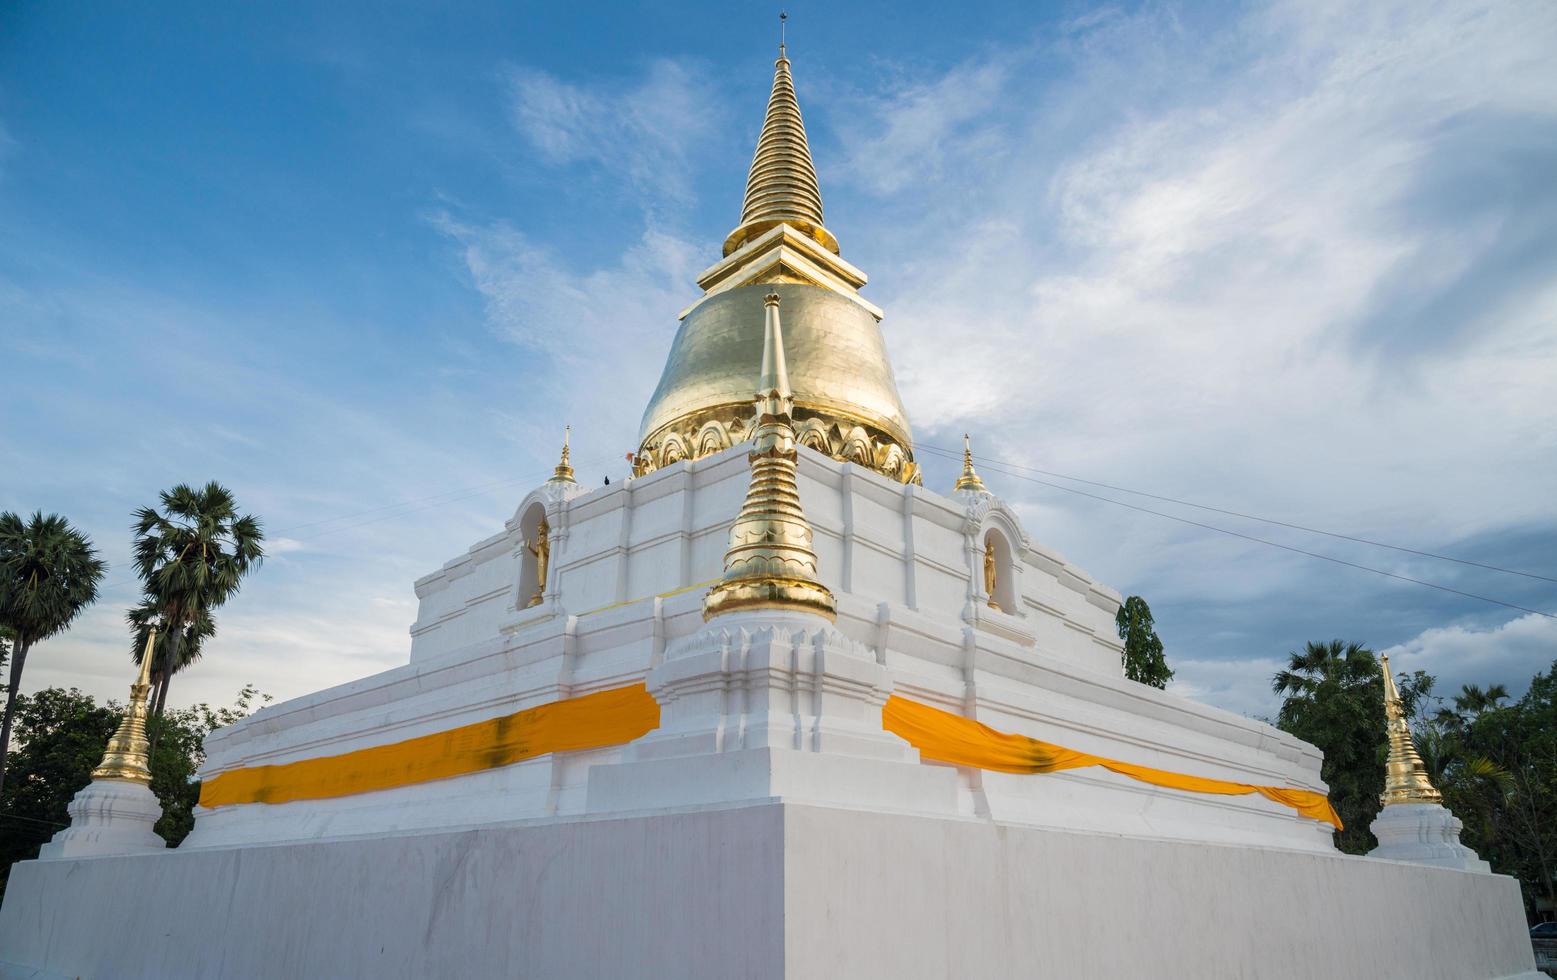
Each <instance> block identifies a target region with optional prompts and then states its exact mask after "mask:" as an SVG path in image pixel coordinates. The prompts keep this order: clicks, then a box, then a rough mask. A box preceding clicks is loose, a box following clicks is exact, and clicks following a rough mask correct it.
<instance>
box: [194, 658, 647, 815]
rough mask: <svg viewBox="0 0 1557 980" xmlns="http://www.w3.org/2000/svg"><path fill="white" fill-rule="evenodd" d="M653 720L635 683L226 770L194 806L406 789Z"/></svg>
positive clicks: (617, 738)
mask: <svg viewBox="0 0 1557 980" xmlns="http://www.w3.org/2000/svg"><path fill="white" fill-rule="evenodd" d="M659 724H660V706H659V704H658V703H657V702H656V701H655V700H654V698H653V696H652V695H650V694H649V691H648V688H646V687H644V685H642V684H634V685H631V686H629V687H618V688H613V689H612V690H609V691H600V692H598V693H595V694H585V695H583V696H581V697H576V698H566V699H564V700H561V701H553V702H551V703H550V704H542V705H538V706H536V707H534V708H526V709H525V710H523V711H517V712H514V713H513V714H510V715H504V716H502V717H501V718H491V719H488V720H487V721H478V722H476V723H475V724H471V725H462V726H460V727H459V728H452V729H450V730H448V731H446V732H435V733H433V734H431V735H422V736H420V737H418V738H409V739H406V740H404V741H402V742H391V743H390V744H388V745H375V746H372V747H370V748H366V749H358V750H356V751H354V752H345V753H342V754H340V755H330V756H323V757H321V758H318V759H303V760H301V761H299V762H288V763H284V764H282V765H275V766H250V767H248V768H245V769H232V770H229V771H227V772H223V773H219V774H217V775H216V776H213V777H212V778H210V779H207V780H206V781H205V782H204V783H202V784H201V786H200V805H201V806H203V807H208V808H210V807H219V806H231V805H233V804H235V803H287V802H290V801H292V800H319V799H326V798H329V797H335V796H349V795H351V794H353V793H367V792H371V791H373V790H378V789H390V788H392V787H395V786H409V785H411V784H413V783H424V782H427V781H428V780H432V779H444V778H447V777H449V776H460V775H464V774H465V773H470V772H479V771H481V770H483V769H496V768H498V767H499V766H506V765H511V764H512V763H515V762H521V761H523V760H525V759H531V758H534V757H535V756H538V755H545V754H546V753H548V752H572V751H577V750H579V749H595V748H601V747H603V746H607V745H620V744H621V743H623V742H631V741H632V740H633V739H635V738H638V737H640V736H642V735H646V734H648V733H649V732H651V731H653V730H654V729H656V728H658V727H659Z"/></svg>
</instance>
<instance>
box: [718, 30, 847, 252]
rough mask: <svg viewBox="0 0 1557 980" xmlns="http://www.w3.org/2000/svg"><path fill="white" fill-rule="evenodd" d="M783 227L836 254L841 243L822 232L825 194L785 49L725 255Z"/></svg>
mask: <svg viewBox="0 0 1557 980" xmlns="http://www.w3.org/2000/svg"><path fill="white" fill-rule="evenodd" d="M781 223H782V224H789V225H793V226H794V227H795V228H796V229H798V230H800V231H802V232H804V233H805V234H807V235H809V236H811V237H812V238H814V239H815V240H816V241H817V242H819V243H820V244H821V245H822V246H823V247H824V248H826V249H828V250H829V251H831V252H833V253H835V254H836V253H837V251H838V239H837V238H835V237H833V233H832V232H830V231H828V230H827V229H826V228H824V227H823V226H822V188H821V185H820V184H818V183H817V180H816V166H815V164H813V163H812V162H811V147H810V145H809V144H807V143H806V126H805V121H804V120H802V119H801V118H800V102H799V100H797V99H796V98H795V82H794V79H792V78H790V75H789V59H788V58H787V57H785V56H784V49H783V47H782V46H780V48H779V56H778V60H777V61H775V62H774V63H773V92H772V94H771V95H769V96H768V114H767V116H766V118H764V119H763V121H762V135H761V136H759V137H758V138H757V152H756V153H755V154H754V155H753V156H752V161H751V171H750V172H749V173H748V174H747V175H746V199H745V201H744V202H743V204H742V207H741V223H740V225H739V226H737V227H736V229H735V230H734V231H732V232H730V235H729V237H728V238H726V239H725V242H724V254H726V255H729V254H730V253H732V252H734V251H735V250H736V249H738V248H740V247H741V246H742V245H744V244H745V243H746V242H749V241H751V240H752V239H753V238H756V237H757V236H758V235H761V234H762V233H763V232H765V231H767V230H768V229H770V228H773V227H774V226H776V225H779V224H781Z"/></svg>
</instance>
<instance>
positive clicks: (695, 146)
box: [508, 60, 720, 205]
mask: <svg viewBox="0 0 1557 980" xmlns="http://www.w3.org/2000/svg"><path fill="white" fill-rule="evenodd" d="M508 89H509V95H510V98H511V100H512V102H511V118H512V120H513V124H514V126H515V128H516V129H517V130H518V131H519V133H520V134H521V135H522V136H523V137H524V138H525V139H526V141H528V142H529V143H530V145H531V146H533V147H534V148H535V149H537V150H539V151H540V152H541V154H542V155H543V156H544V157H545V158H546V159H547V160H548V161H550V162H552V163H554V164H568V163H586V164H590V165H595V166H600V167H603V168H605V169H606V170H608V171H610V172H613V173H614V174H617V175H621V176H625V177H626V178H627V179H628V180H629V181H630V182H631V184H632V185H633V186H634V187H635V188H636V189H637V190H639V191H640V192H643V193H645V194H646V195H648V199H647V200H646V203H647V204H651V205H652V204H655V203H657V202H658V201H659V199H660V198H661V197H663V198H668V199H669V200H671V201H673V202H683V201H685V200H687V199H688V198H689V197H690V195H691V185H690V183H689V182H688V180H687V175H688V170H689V166H688V161H689V158H690V156H691V155H692V154H695V153H697V152H698V150H699V149H700V148H701V147H703V146H704V145H705V144H706V143H707V142H708V141H709V139H710V138H711V137H712V136H713V135H714V134H715V133H716V132H717V124H718V122H719V120H720V108H719V103H718V102H717V101H716V100H715V99H714V98H712V97H711V93H712V92H714V91H716V89H717V87H716V86H715V85H713V84H712V82H711V81H710V80H709V79H708V78H706V77H704V75H703V73H702V72H701V71H700V70H699V69H698V68H696V67H695V66H692V65H688V64H685V63H682V62H677V61H669V60H658V61H655V62H653V63H651V64H650V65H649V67H648V70H647V72H646V73H645V76H644V77H643V78H642V79H641V80H639V81H637V82H636V83H635V84H632V85H629V86H618V87H613V88H609V89H605V88H600V87H585V86H579V85H573V84H569V83H568V82H565V81H562V80H561V79H559V78H557V77H556V76H554V75H550V74H548V73H546V72H544V71H540V70H538V69H534V68H525V67H516V68H512V69H510V70H509V72H508Z"/></svg>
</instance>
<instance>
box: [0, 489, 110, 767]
mask: <svg viewBox="0 0 1557 980" xmlns="http://www.w3.org/2000/svg"><path fill="white" fill-rule="evenodd" d="M105 567H106V566H105V565H104V564H103V562H102V561H101V560H100V559H99V558H98V557H97V552H96V551H94V550H92V541H91V539H90V538H88V537H87V536H86V535H84V534H82V533H81V532H80V531H77V530H76V529H75V528H73V527H71V526H70V522H69V521H67V520H65V519H64V518H63V517H61V516H59V515H58V514H50V515H49V516H48V517H44V516H43V513H42V512H41V511H40V512H38V513H35V514H33V515H32V520H30V521H27V522H26V523H23V521H22V519H21V518H20V517H18V516H16V515H15V514H13V513H10V512H6V513H4V514H0V626H4V627H5V628H6V629H8V630H9V631H10V633H11V642H12V650H11V680H10V684H9V685H8V686H7V690H6V692H5V719H4V721H3V722H0V789H4V787H5V757H6V754H7V753H8V752H9V750H10V747H11V722H12V720H13V716H14V715H15V713H16V694H17V691H18V690H19V689H20V687H21V683H22V668H23V667H24V666H26V664H27V652H28V651H29V650H31V649H32V647H33V645H34V644H36V643H38V642H39V641H41V640H46V639H48V638H49V637H51V636H53V635H54V634H56V633H58V632H60V631H61V630H63V629H65V628H66V627H67V626H69V625H70V624H71V622H72V621H73V620H74V619H75V618H76V617H77V616H79V615H80V614H81V610H83V609H85V608H86V607H87V606H89V605H91V604H92V603H93V602H95V601H96V600H97V584H98V582H100V581H102V578H103V570H104V568H105Z"/></svg>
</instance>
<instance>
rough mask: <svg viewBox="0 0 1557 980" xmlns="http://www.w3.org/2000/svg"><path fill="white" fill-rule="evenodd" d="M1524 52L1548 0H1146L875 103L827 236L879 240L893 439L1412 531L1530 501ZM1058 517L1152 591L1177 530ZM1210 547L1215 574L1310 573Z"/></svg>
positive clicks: (1556, 413) (1071, 540)
mask: <svg viewBox="0 0 1557 980" xmlns="http://www.w3.org/2000/svg"><path fill="white" fill-rule="evenodd" d="M1554 41H1557V8H1553V7H1552V6H1551V5H1549V4H1544V3H1524V4H1520V3H1500V4H1490V5H1481V4H1450V5H1436V6H1433V7H1431V8H1425V7H1421V6H1420V5H1417V4H1401V5H1395V6H1390V7H1386V6H1385V5H1379V4H1375V5H1369V7H1368V8H1366V9H1364V10H1359V9H1357V8H1355V7H1353V6H1351V5H1346V6H1344V7H1340V8H1325V9H1323V10H1318V11H1313V10H1311V7H1310V5H1308V4H1302V5H1284V4H1279V5H1275V6H1272V7H1269V8H1262V9H1258V10H1256V11H1254V12H1253V13H1250V14H1249V15H1248V16H1246V17H1245V18H1244V19H1243V20H1242V21H1240V22H1235V23H1233V24H1231V25H1230V26H1228V27H1227V28H1226V29H1224V30H1219V31H1213V32H1212V33H1211V34H1210V35H1206V34H1205V33H1203V32H1199V33H1197V32H1191V31H1187V30H1186V29H1185V28H1184V27H1183V25H1181V24H1179V23H1178V22H1177V21H1176V20H1175V19H1173V17H1172V15H1171V14H1167V13H1164V12H1162V11H1160V10H1150V9H1149V10H1148V11H1147V12H1146V13H1143V14H1141V15H1139V16H1133V17H1130V16H1124V15H1111V16H1108V17H1102V18H1097V19H1095V20H1094V21H1093V22H1091V23H1087V24H1078V25H1075V26H1074V27H1073V29H1072V31H1071V32H1070V33H1068V34H1064V35H1062V36H1060V37H1059V38H1057V39H1055V40H1054V41H1053V43H1052V44H1049V45H1044V46H1041V47H1040V48H1038V49H1037V50H1035V51H1033V52H1026V51H1023V50H1022V49H1020V48H1015V47H1014V48H1012V49H1011V50H1010V51H1009V52H1006V53H1000V52H996V53H995V54H994V55H992V56H990V58H989V59H988V61H989V64H990V65H991V66H997V67H998V70H996V68H995V67H991V68H989V69H988V70H986V71H984V72H983V73H982V74H980V72H979V66H978V65H974V64H970V65H963V66H959V67H957V68H954V69H952V70H951V71H949V72H947V73H946V74H945V75H944V76H942V77H941V78H939V79H935V78H932V79H928V80H926V81H924V82H923V83H921V85H920V87H918V88H916V89H913V90H911V91H908V92H904V93H901V94H896V95H894V94H891V93H889V95H888V96H887V97H885V98H884V99H882V100H881V101H880V103H879V104H877V105H875V106H874V112H875V115H874V116H872V117H868V118H866V119H865V120H864V122H863V123H862V124H861V125H860V127H859V129H860V130H861V132H863V133H864V134H865V135H864V136H862V137H854V138H852V141H851V142H850V146H849V150H850V152H849V157H848V159H849V165H850V167H851V168H852V169H851V174H850V175H849V176H850V179H849V184H850V186H854V187H860V188H864V189H866V190H868V191H870V192H872V193H874V194H877V195H880V197H881V200H882V202H883V204H884V205H885V207H884V208H882V209H881V215H880V217H878V218H874V219H870V220H874V221H875V224H874V225H872V226H869V227H867V228H865V229H861V228H853V229H844V233H846V235H847V237H849V238H850V239H855V240H858V239H860V238H861V237H864V238H866V239H867V240H872V241H875V242H884V243H887V244H886V248H885V249H884V251H882V252H881V253H880V254H879V255H878V256H877V257H876V259H875V263H876V264H875V265H874V266H873V267H871V268H869V269H868V270H867V271H869V272H871V273H872V274H873V275H874V277H875V281H876V283H877V288H879V289H881V290H882V292H881V293H878V295H877V296H876V299H877V301H878V302H880V303H881V304H882V305H883V306H884V307H885V308H886V310H887V321H886V323H885V325H884V326H885V329H886V331H887V336H888V340H889V343H890V344H891V347H892V352H893V356H894V359H895V362H896V366H897V368H898V377H899V380H900V383H901V385H902V388H903V393H904V399H905V402H906V403H907V405H908V408H909V412H910V414H911V417H912V418H913V420H914V423H915V425H916V429H917V430H918V432H919V434H920V436H921V438H922V439H925V440H926V441H932V442H933V441H936V440H939V442H940V443H942V444H944V443H945V442H947V441H948V437H945V436H943V435H942V433H954V432H957V431H960V430H961V429H963V428H964V427H969V428H972V429H974V431H975V433H979V434H980V435H978V436H976V439H977V442H978V443H979V444H981V445H982V446H984V447H985V450H986V451H988V452H990V453H992V454H1000V455H1006V456H1008V457H1009V458H1012V459H1013V460H1016V461H1020V462H1029V463H1031V462H1035V461H1036V462H1037V463H1038V465H1043V466H1045V467H1048V468H1052V469H1056V470H1061V471H1065V472H1072V473H1078V474H1081V475H1086V476H1092V477H1094V478H1097V479H1102V480H1107V481H1110V482H1117V483H1120V484H1123V485H1127V486H1136V487H1142V488H1145V489H1155V490H1159V491H1161V492H1164V493H1169V494H1173V495H1177V496H1184V497H1188V498H1191V499H1201V500H1206V501H1208V502H1211V503H1221V504H1224V505H1229V506H1233V507H1235V508H1243V509H1249V510H1254V511H1256V512H1262V511H1263V512H1265V513H1273V514H1274V516H1278V517H1280V516H1285V517H1289V518H1292V519H1296V520H1299V521H1301V522H1304V523H1312V524H1316V525H1319V526H1326V527H1333V528H1337V529H1339V530H1343V531H1353V532H1361V533H1364V534H1370V535H1376V536H1382V537H1385V538H1386V539H1388V538H1391V537H1393V538H1396V539H1402V540H1404V541H1405V542H1406V543H1408V544H1409V543H1424V542H1428V543H1430V542H1441V541H1445V540H1454V539H1458V538H1462V537H1465V536H1469V535H1474V534H1477V533H1483V532H1486V531H1489V530H1491V529H1494V528H1499V527H1507V526H1512V525H1517V524H1522V523H1536V524H1551V523H1554V522H1557V508H1554V506H1553V503H1552V500H1551V498H1550V494H1549V493H1547V492H1546V490H1545V488H1546V487H1549V486H1551V485H1553V484H1554V483H1557V400H1554V399H1552V398H1551V397H1550V386H1551V379H1552V378H1553V377H1557V329H1554V324H1553V321H1552V318H1551V315H1550V311H1551V310H1552V309H1553V308H1557V286H1553V285H1552V283H1554V282H1557V275H1554V273H1557V259H1554V256H1557V189H1554V187H1553V185H1552V183H1551V181H1550V180H1549V179H1547V178H1541V177H1536V176H1535V175H1536V174H1539V173H1541V172H1542V170H1543V169H1544V167H1545V165H1546V164H1548V163H1550V164H1551V165H1553V166H1557V153H1553V152H1552V151H1551V150H1550V147H1549V146H1548V148H1547V149H1546V150H1545V151H1541V150H1538V149H1536V150H1532V149H1531V148H1530V143H1531V136H1530V134H1532V133H1540V134H1543V136H1542V139H1543V140H1545V141H1546V142H1547V143H1550V142H1551V141H1552V140H1553V139H1554V138H1557V61H1553V60H1552V59H1551V58H1550V57H1549V52H1550V50H1551V46H1552V44H1553V42H1554ZM1008 58H1010V59H1014V60H1012V61H1010V62H1009V63H1008V62H1007V60H1006V59H1008ZM1055 65H1062V66H1065V67H1066V70H1065V71H1064V72H1062V73H1061V74H1060V75H1059V76H1058V77H1056V76H1055V74H1054V71H1053V67H1054V66H1055ZM975 76H977V77H980V78H983V79H986V80H987V81H988V83H989V84H988V85H985V86H966V89H967V90H966V92H965V93H960V92H959V86H958V85H957V84H956V83H957V82H958V81H960V80H962V79H966V78H969V77H975ZM991 86H992V87H991ZM926 92H934V93H937V96H938V97H937V98H928V97H927V96H926V95H925V93H926ZM959 95H960V96H961V97H960V98H959ZM854 109H855V107H852V106H851V107H850V110H851V112H852V111H854ZM901 133H911V134H929V135H919V136H917V137H916V138H912V139H907V138H901V137H899V136H898V135H895V134H901ZM969 133H972V134H975V136H976V138H972V139H961V140H959V139H957V138H956V137H958V136H960V135H965V134H969ZM849 139H851V138H850V137H846V140H849ZM899 147H901V149H898V148H899ZM926 157H927V158H929V159H930V160H932V161H934V168H933V170H927V169H926V164H925V163H924V162H923V159H922V158H926ZM1467 160H1471V161H1475V167H1480V168H1482V169H1481V170H1478V169H1475V168H1474V167H1473V169H1472V170H1471V171H1470V172H1469V173H1470V176H1468V177H1467V176H1466V173H1465V171H1464V167H1465V166H1467V164H1466V161H1467ZM991 161H994V163H993V164H992V163H991ZM1482 170H1484V171H1485V173H1484V174H1483V173H1482ZM932 173H945V174H948V175H953V176H947V177H945V178H943V179H940V180H933V179H928V177H929V176H930V175H931V174H932ZM905 175H911V176H912V177H913V178H914V179H912V180H909V181H907V182H906V183H905ZM1483 177H1484V178H1485V180H1492V181H1501V182H1502V183H1500V184H1498V185H1496V190H1491V189H1488V188H1487V186H1486V185H1485V183H1484V180H1483V179H1482V178H1483ZM861 210H863V209H861ZM1542 215H1545V216H1546V220H1544V221H1543V220H1542V218H1541V216H1542ZM916 216H917V217H916ZM867 217H869V216H868V214H867ZM905 222H909V223H908V224H906V225H905ZM948 246H949V247H948ZM1520 248H1523V249H1524V251H1522V252H1519V253H1518V254H1513V255H1508V254H1506V253H1508V252H1509V251H1510V250H1517V249H1520ZM948 336H954V337H955V338H956V341H957V342H956V343H947V337H948ZM1472 406H1474V408H1473V409H1471V407H1472ZM1468 409H1470V410H1468ZM999 489H1000V490H1001V491H1002V492H1004V493H1006V494H1008V495H1010V496H1013V497H1018V498H1023V497H1029V496H1030V495H1031V494H1032V493H1033V492H1034V491H1033V490H1032V488H1031V487H1028V486H1024V485H1022V484H1020V483H1018V482H1017V481H1015V480H1010V479H1007V480H1005V481H1003V485H1002V486H1001V487H1000V488H999ZM1049 496H1050V497H1051V498H1052V496H1053V495H1052V494H1051V495H1049ZM1059 506H1060V507H1061V508H1062V509H1063V510H1064V511H1066V512H1068V513H1069V514H1070V515H1072V517H1076V516H1077V515H1081V514H1084V515H1085V517H1086V522H1085V524H1083V523H1082V522H1081V521H1080V520H1079V519H1078V520H1071V521H1064V520H1061V521H1057V522H1056V525H1057V528H1056V532H1057V534H1058V535H1059V538H1060V540H1059V541H1057V542H1056V543H1058V544H1060V546H1062V547H1063V548H1064V549H1065V550H1066V551H1067V552H1068V553H1070V554H1072V555H1073V557H1075V558H1077V560H1079V561H1081V563H1082V564H1083V565H1094V564H1099V563H1101V564H1103V565H1105V566H1107V567H1108V568H1110V569H1128V572H1127V574H1129V575H1130V576H1131V577H1134V578H1136V580H1137V581H1141V582H1144V583H1146V584H1159V583H1160V584H1161V586H1162V587H1163V588H1165V589H1168V588H1174V587H1175V586H1176V585H1177V584H1181V582H1182V571H1181V570H1182V569H1183V568H1184V566H1185V564H1186V562H1185V560H1184V559H1185V557H1186V556H1185V554H1184V552H1183V551H1182V550H1181V549H1182V548H1183V547H1184V546H1185V543H1186V540H1185V532H1183V531H1182V530H1180V529H1176V528H1173V527H1172V526H1171V525H1165V524H1162V523H1160V522H1157V521H1156V520H1155V519H1153V518H1145V517H1142V518H1128V519H1126V521H1125V523H1124V524H1123V530H1124V531H1125V532H1126V533H1123V534H1121V533H1120V530H1121V526H1120V524H1119V522H1118V520H1117V519H1110V518H1108V517H1106V516H1103V517H1100V516H1099V515H1098V514H1096V513H1094V511H1095V508H1094V507H1093V506H1092V505H1090V504H1071V503H1063V504H1060V505H1059ZM1034 532H1035V533H1036V534H1038V535H1039V536H1040V537H1043V538H1045V539H1048V540H1054V533H1056V532H1051V531H1050V530H1049V529H1048V528H1044V527H1037V528H1034ZM1206 547H1208V548H1215V549H1217V550H1219V552H1220V553H1222V554H1223V555H1227V554H1229V553H1233V552H1236V553H1238V555H1237V558H1236V560H1223V561H1218V562H1216V563H1215V564H1214V565H1213V566H1212V567H1213V568H1214V569H1215V570H1216V571H1217V573H1218V574H1217V576H1197V578H1215V577H1220V578H1221V579H1222V583H1221V585H1220V588H1221V589H1224V590H1236V591H1237V592H1240V593H1246V592H1247V590H1248V586H1249V584H1250V583H1251V581H1263V582H1264V583H1265V586H1266V592H1265V594H1266V595H1267V596H1270V595H1277V594H1279V593H1280V592H1281V591H1282V590H1283V589H1284V588H1285V587H1286V585H1287V584H1288V583H1290V581H1291V579H1290V578H1289V577H1288V572H1289V571H1290V572H1292V573H1294V574H1297V575H1303V574H1305V572H1304V569H1305V568H1306V569H1309V571H1308V572H1307V574H1309V575H1310V576H1312V575H1314V574H1325V575H1329V574H1331V573H1332V572H1333V570H1327V569H1324V566H1322V565H1320V566H1315V565H1305V564H1304V561H1305V560H1295V559H1291V558H1284V557H1282V556H1280V555H1277V554H1273V553H1271V552H1269V551H1268V550H1264V549H1260V548H1257V547H1253V546H1247V547H1245V546H1237V545H1235V544H1230V543H1225V542H1223V543H1214V544H1211V545H1207V546H1206ZM1316 550H1321V551H1325V550H1330V551H1332V552H1333V551H1334V549H1333V548H1329V547H1328V546H1326V547H1319V548H1317V549H1316ZM1369 563H1372V564H1379V565H1382V566H1383V567H1386V568H1389V569H1391V570H1398V569H1399V568H1400V567H1401V566H1400V565H1399V563H1398V562H1397V561H1396V560H1395V559H1394V558H1392V557H1391V556H1388V555H1385V556H1383V557H1380V556H1378V555H1377V554H1376V553H1375V554H1372V555H1370V556H1369ZM1235 568H1236V571H1234V569H1235ZM1314 569H1318V570H1320V571H1318V572H1316V571H1314ZM1344 574H1351V573H1344ZM1359 574H1360V573H1359ZM1455 574H1456V573H1455V571H1454V570H1453V569H1450V570H1448V571H1445V572H1441V574H1440V573H1439V572H1434V574H1433V575H1430V576H1429V577H1437V578H1439V579H1440V580H1443V579H1445V578H1447V579H1450V580H1453V578H1454V576H1455ZM1210 584H1211V587H1212V588H1218V587H1219V586H1218V585H1217V584H1216V583H1215V582H1212V583H1210ZM1494 587H1495V586H1494ZM1229 594H1230V592H1229ZM1222 597H1225V596H1222Z"/></svg>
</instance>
